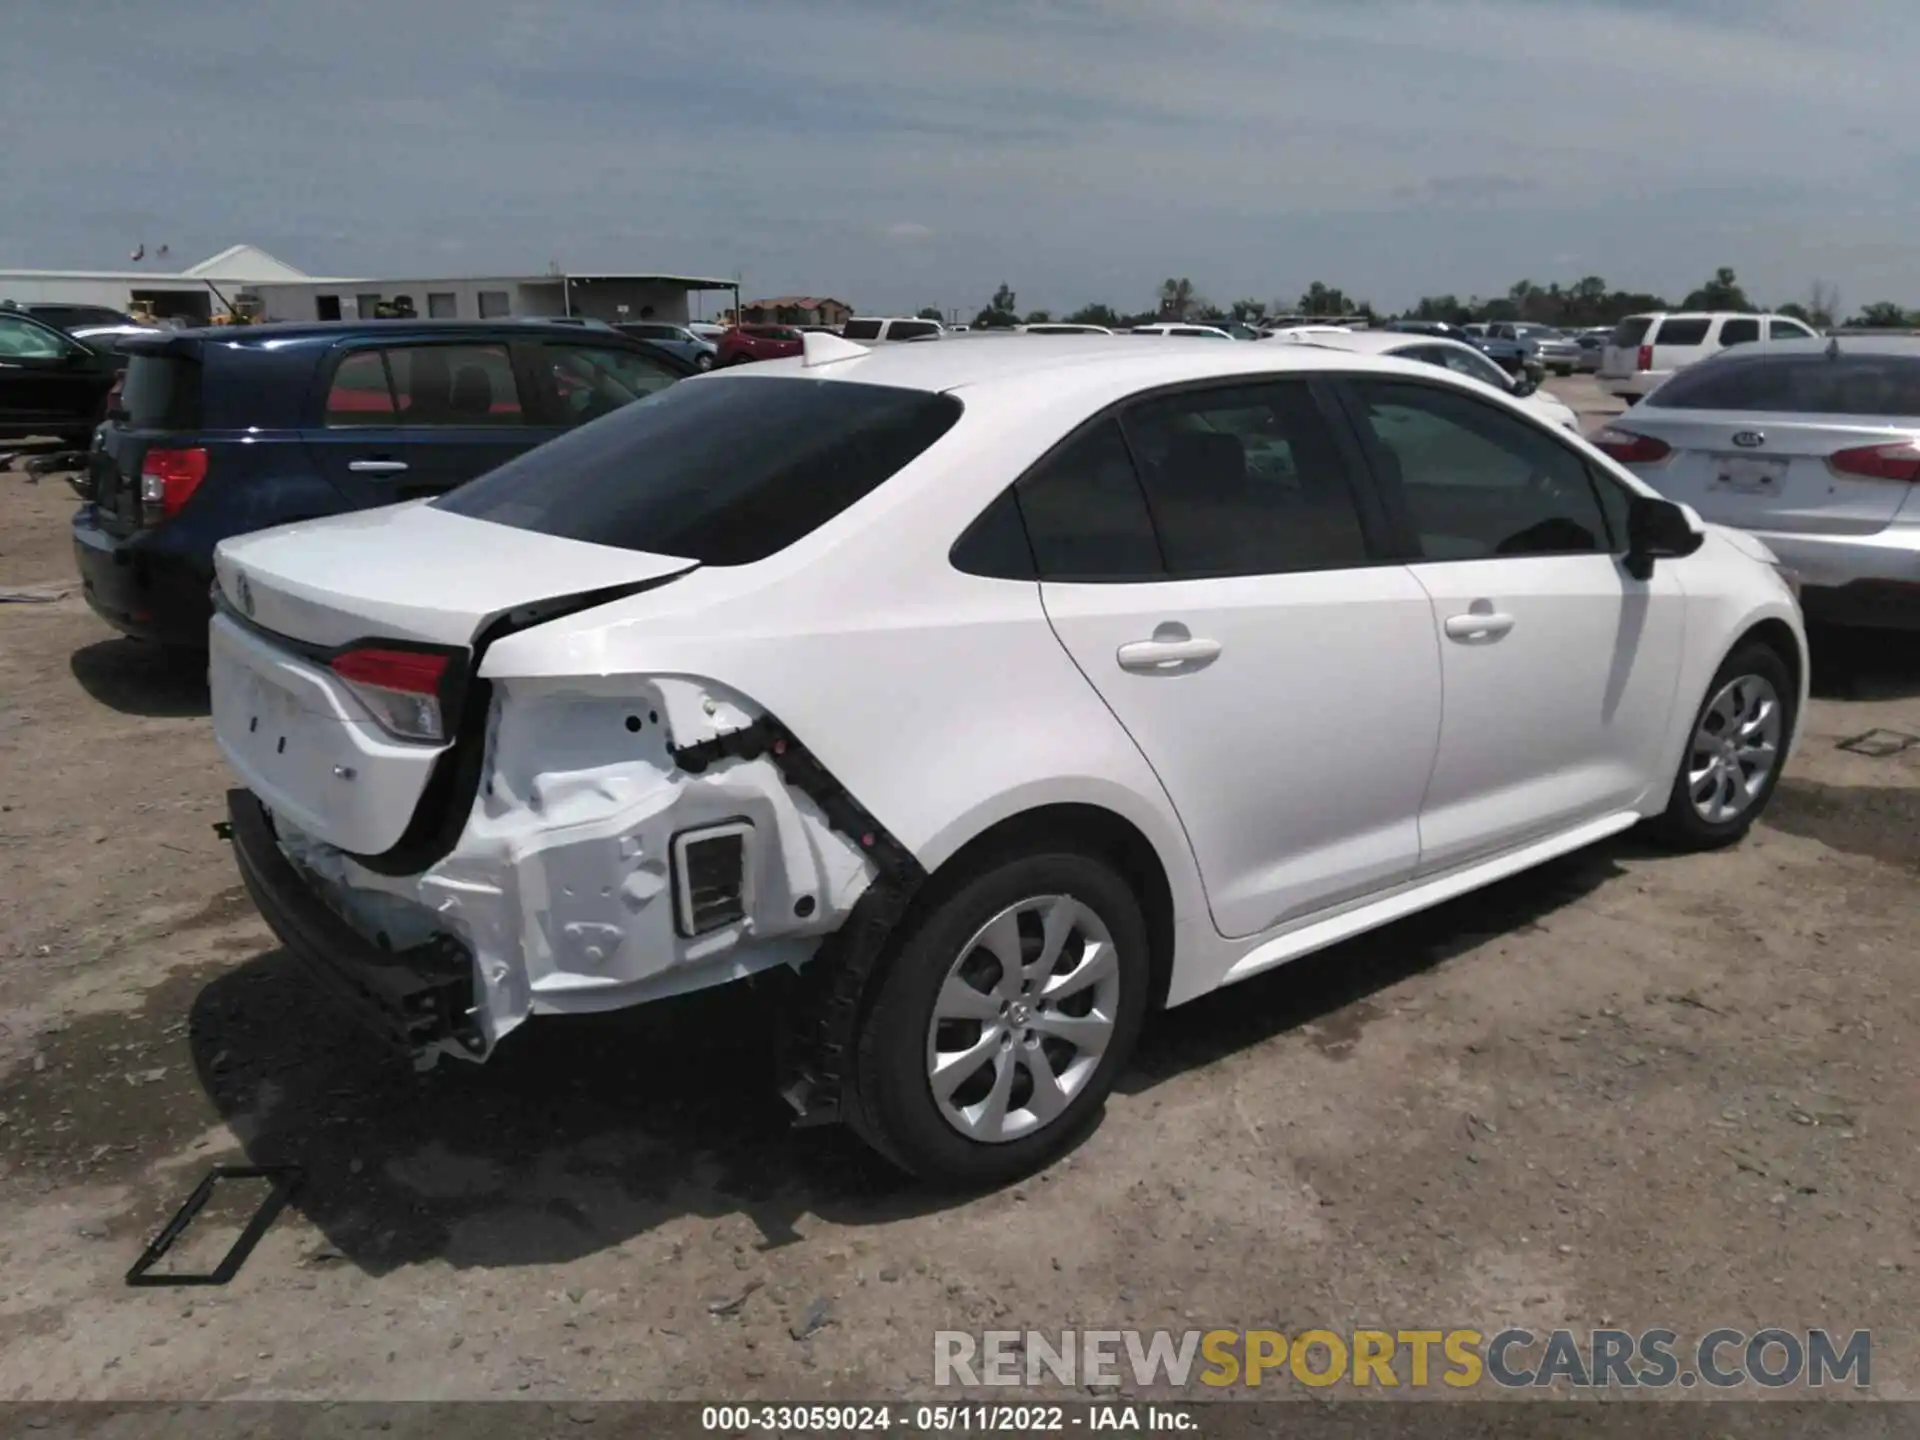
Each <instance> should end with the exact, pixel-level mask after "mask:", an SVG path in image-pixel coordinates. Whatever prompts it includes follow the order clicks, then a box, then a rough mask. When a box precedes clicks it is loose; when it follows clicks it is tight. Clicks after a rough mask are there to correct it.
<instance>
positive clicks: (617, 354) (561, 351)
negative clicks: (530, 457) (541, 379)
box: [541, 345, 680, 425]
mask: <svg viewBox="0 0 1920 1440" xmlns="http://www.w3.org/2000/svg"><path fill="white" fill-rule="evenodd" d="M541 349H542V350H543V351H544V352H545V354H546V358H547V364H548V366H549V367H550V370H551V373H552V375H553V388H554V393H555V396H556V398H557V399H558V400H559V402H560V410H561V414H562V415H563V416H564V417H565V418H564V420H563V422H562V423H564V424H567V425H584V424H586V423H587V422H588V421H589V420H598V419H599V418H600V417H601V416H602V415H608V414H611V413H612V412H613V411H615V410H618V409H619V408H620V407H621V406H622V405H630V404H632V403H633V402H634V401H635V400H643V399H645V398H646V397H647V396H649V395H651V394H653V393H654V391H656V390H664V389H666V388H667V386H669V385H671V384H673V382H674V381H676V380H678V379H679V378H680V376H679V374H678V373H677V372H675V371H672V370H669V369H668V368H667V367H666V366H665V365H662V364H660V363H659V362H658V361H655V360H653V359H651V358H649V357H648V356H645V355H641V354H639V353H637V352H635V351H632V350H607V349H601V348H600V347H598V346H591V345H544V346H542V347H541Z"/></svg>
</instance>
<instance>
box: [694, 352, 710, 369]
mask: <svg viewBox="0 0 1920 1440" xmlns="http://www.w3.org/2000/svg"><path fill="white" fill-rule="evenodd" d="M693 368H694V369H696V370H711V369H712V368H713V356H711V355H709V354H707V352H706V351H704V350H703V351H701V352H700V353H699V354H698V355H696V356H694V357H693Z"/></svg>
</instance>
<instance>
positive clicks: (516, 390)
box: [304, 340, 546, 508]
mask: <svg viewBox="0 0 1920 1440" xmlns="http://www.w3.org/2000/svg"><path fill="white" fill-rule="evenodd" d="M522 388H523V386H522V381H521V378H520V376H519V375H518V374H516V371H515V367H514V363H513V354H512V350H511V349H510V347H509V346H508V345H507V343H506V342H505V341H496V340H447V341H442V340H422V341H401V342H398V343H387V344H382V343H378V342H375V343H371V344H362V345H350V346H342V347H340V348H339V349H338V350H336V351H335V352H334V353H333V354H332V355H330V356H329V357H328V359H327V361H326V369H325V371H324V373H323V375H322V380H321V387H320V391H321V395H322V397H323V398H322V401H321V406H320V409H321V414H320V422H321V423H320V425H319V426H318V427H317V428H314V429H309V430H308V431H307V432H305V436H304V438H305V440H306V442H307V444H308V446H309V447H310V448H311V450H312V452H313V453H314V454H315V456H316V457H317V459H318V461H319V464H320V467H321V470H322V472H323V473H324V474H325V475H326V476H327V478H328V479H329V480H331V481H332V482H333V483H334V485H335V486H336V487H337V488H338V489H339V490H340V491H341V492H342V493H343V494H344V495H346V496H347V497H348V498H349V500H350V501H351V502H352V503H353V504H354V505H355V506H356V507H358V508H366V507H369V506H375V505H390V504H394V503H396V502H398V501H402V500H413V499H418V498H420V497H421V496H426V495H439V494H443V493H445V492H446V491H448V490H451V489H452V488H453V487H454V486H456V485H461V484H464V483H465V482H467V481H468V480H471V479H473V478H474V477H475V476H477V475H484V474H485V473H486V472H487V471H489V470H491V469H493V468H494V467H495V466H496V465H500V464H504V463H505V462H506V461H508V460H511V459H512V458H513V457H514V456H516V455H518V454H521V453H522V452H524V451H526V450H529V449H531V448H532V447H533V446H535V445H537V444H538V443H540V441H541V440H542V439H543V438H545V434H546V432H545V431H544V430H543V429H542V428H541V427H540V426H539V425H538V424H537V423H536V422H537V419H538V417H537V416H534V415H530V414H529V411H528V407H527V406H526V404H525V402H524V400H523V397H522Z"/></svg>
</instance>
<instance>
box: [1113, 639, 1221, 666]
mask: <svg viewBox="0 0 1920 1440" xmlns="http://www.w3.org/2000/svg"><path fill="white" fill-rule="evenodd" d="M1219 654H1220V642H1219V641H1218V640H1130V641H1128V642H1127V643H1126V644H1125V645H1122V646H1121V647H1120V649H1119V651H1118V652H1117V654H1116V657H1115V658H1117V659H1118V660H1119V661H1120V668H1121V669H1122V670H1136V671H1138V670H1166V669H1171V668H1172V667H1174V666H1176V665H1204V664H1206V663H1207V662H1208V661H1210V660H1214V659H1216V658H1218V656H1219Z"/></svg>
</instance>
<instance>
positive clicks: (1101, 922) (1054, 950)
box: [851, 851, 1151, 1188]
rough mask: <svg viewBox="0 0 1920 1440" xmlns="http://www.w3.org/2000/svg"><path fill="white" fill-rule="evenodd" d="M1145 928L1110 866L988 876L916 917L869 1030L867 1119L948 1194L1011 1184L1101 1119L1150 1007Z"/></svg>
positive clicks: (1069, 864) (872, 1010) (864, 1043)
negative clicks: (947, 1188)
mask: <svg viewBox="0 0 1920 1440" xmlns="http://www.w3.org/2000/svg"><path fill="white" fill-rule="evenodd" d="M1150 973H1151V967H1150V965H1149V964H1148V956H1147V927H1146V922H1145V920H1144V919H1143V918H1142V916H1141V913H1140V907H1139V904H1138V903H1137V902H1136V901H1135V899H1134V898H1133V894H1132V891H1131V890H1130V889H1129V888H1128V886H1127V884H1126V882H1125V881H1123V880H1122V879H1121V878H1120V877H1119V876H1118V875H1117V874H1115V873H1114V871H1113V870H1112V869H1111V868H1110V867H1109V866H1108V865H1106V864H1105V863H1104V862H1103V861H1100V860H1097V859H1094V858H1092V857H1090V856H1086V855H1080V854H1075V853H1071V852H1065V851H1061V852H1052V853H1039V854H1028V855H1022V856H1019V857H1016V858H1008V859H1002V860H1000V861H998V862H997V863H994V864H992V865H990V866H987V867H984V868H983V869H982V870H981V871H979V872H978V873H977V874H975V875H974V876H973V877H972V878H971V879H970V880H968V881H966V882H965V883H962V884H960V885H959V886H958V887H957V888H955V889H953V890H952V891H951V893H949V894H947V895H946V896H945V897H944V898H943V899H941V900H939V901H937V902H936V903H935V904H934V905H933V906H932V908H931V909H930V910H928V911H927V912H926V913H925V914H924V915H922V916H921V917H920V918H918V919H917V920H915V921H912V922H910V924H909V928H908V930H907V932H906V933H905V934H904V935H903V936H902V937H901V938H900V939H899V940H898V941H897V943H896V946H895V949H894V954H893V959H892V963H891V965H889V966H888V967H887V969H886V971H885V974H884V978H883V979H882V980H881V982H880V987H879V992H878V994H877V995H876V996H875V998H874V1001H873V1003H872V1005H871V1006H869V1007H868V1010H867V1015H866V1018H865V1020H864V1022H863V1023H862V1026H861V1029H860V1034H859V1040H858V1051H859V1061H858V1066H857V1072H856V1073H857V1087H858V1091H859V1095H858V1103H857V1104H855V1105H854V1106H852V1107H851V1110H852V1113H853V1115H854V1117H855V1124H856V1126H857V1127H858V1128H859V1130H860V1131H861V1133H862V1134H863V1136H864V1137H865V1138H866V1139H867V1140H868V1142H869V1143H871V1144H872V1145H873V1146H874V1147H875V1148H876V1149H878V1150H880V1151H881V1152H882V1153H883V1154H885V1155H887V1156H888V1157H889V1158H891V1159H892V1160H894V1161H895V1162H896V1163H897V1164H899V1165H900V1166H902V1167H903V1168H904V1169H906V1170H908V1171H911V1172H912V1173H913V1174H915V1175H918V1176H919V1177H921V1178H922V1179H923V1180H927V1181H929V1182H932V1183H934V1184H938V1185H943V1186H951V1187H957V1188H975V1187H980V1186H990V1185H997V1184H1002V1183H1005V1182H1007V1181H1010V1180H1013V1179H1016V1178H1018V1177H1020V1176H1022V1175H1025V1174H1028V1173H1030V1172H1032V1171H1033V1170H1035V1169H1037V1168H1039V1167H1040V1166H1042V1165H1044V1164H1046V1163H1047V1162H1049V1161H1051V1160H1053V1159H1054V1158H1056V1157H1057V1156H1058V1155H1060V1154H1061V1153H1062V1152H1063V1151H1065V1150H1066V1149H1067V1148H1068V1147H1069V1146H1071V1145H1072V1144H1073V1143H1074V1142H1075V1141H1076V1140H1077V1139H1079V1138H1080V1136H1081V1135H1082V1134H1084V1133H1085V1131H1086V1130H1087V1128H1089V1127H1090V1126H1091V1125H1092V1124H1093V1123H1094V1121H1095V1120H1097V1118H1098V1115H1099V1112H1100V1108H1101V1106H1102V1104H1103V1103H1104V1102H1105V1100H1106V1097H1107V1094H1108V1092H1110V1091H1111V1090H1112V1088H1113V1083H1114V1080H1115V1078H1116V1076H1117V1075H1118V1074H1119V1072H1120V1069H1121V1068H1122V1067H1123V1066H1124V1065H1125V1063H1126V1059H1127V1055H1128V1053H1129V1052H1130V1051H1131V1050H1132V1048H1133V1042H1134V1039H1135V1037H1136V1036H1137V1035H1138V1034H1139V1030H1140V1024H1141V1021H1142V1019H1143V1018H1144V1016H1145V1014H1146V1009H1147V987H1148V976H1149V974H1150Z"/></svg>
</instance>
